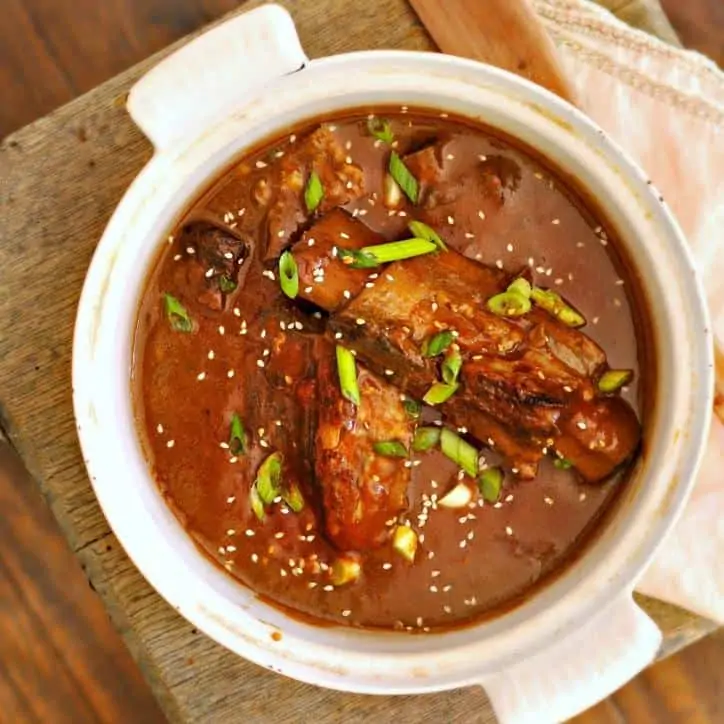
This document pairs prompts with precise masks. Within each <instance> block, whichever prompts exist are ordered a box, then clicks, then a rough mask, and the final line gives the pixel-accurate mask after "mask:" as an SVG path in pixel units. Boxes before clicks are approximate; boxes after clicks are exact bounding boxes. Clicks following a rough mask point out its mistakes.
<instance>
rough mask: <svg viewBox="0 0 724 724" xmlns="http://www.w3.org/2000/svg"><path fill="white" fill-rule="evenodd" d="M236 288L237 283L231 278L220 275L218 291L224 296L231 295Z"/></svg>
mask: <svg viewBox="0 0 724 724" xmlns="http://www.w3.org/2000/svg"><path fill="white" fill-rule="evenodd" d="M237 286H238V285H237V283H236V282H235V281H234V280H233V279H232V278H231V277H228V276H226V274H222V275H221V276H220V277H219V289H221V291H222V292H223V293H224V294H231V292H233V291H234V289H236V287H237Z"/></svg>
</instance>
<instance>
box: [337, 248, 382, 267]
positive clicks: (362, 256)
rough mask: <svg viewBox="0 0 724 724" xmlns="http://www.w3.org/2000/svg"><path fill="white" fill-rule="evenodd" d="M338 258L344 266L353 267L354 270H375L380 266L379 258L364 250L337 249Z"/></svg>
mask: <svg viewBox="0 0 724 724" xmlns="http://www.w3.org/2000/svg"><path fill="white" fill-rule="evenodd" d="M337 257H338V258H339V259H340V261H341V262H342V263H343V264H346V265H347V266H350V267H352V269H374V268H375V267H378V266H379V265H380V262H379V261H378V260H377V257H375V256H372V254H368V253H367V252H366V251H364V250H363V249H343V248H342V247H337Z"/></svg>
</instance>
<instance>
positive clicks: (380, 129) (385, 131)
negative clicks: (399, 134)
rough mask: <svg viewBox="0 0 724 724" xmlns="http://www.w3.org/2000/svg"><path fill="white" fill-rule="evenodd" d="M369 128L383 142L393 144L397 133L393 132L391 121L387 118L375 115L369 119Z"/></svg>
mask: <svg viewBox="0 0 724 724" xmlns="http://www.w3.org/2000/svg"><path fill="white" fill-rule="evenodd" d="M367 130H368V131H369V132H370V134H371V135H373V136H374V137H375V138H377V139H379V140H380V141H382V142H383V143H387V144H391V143H392V142H393V141H394V140H395V135H394V133H392V127H391V126H390V122H389V121H388V120H387V119H386V118H377V116H373V117H372V118H370V119H368V121H367Z"/></svg>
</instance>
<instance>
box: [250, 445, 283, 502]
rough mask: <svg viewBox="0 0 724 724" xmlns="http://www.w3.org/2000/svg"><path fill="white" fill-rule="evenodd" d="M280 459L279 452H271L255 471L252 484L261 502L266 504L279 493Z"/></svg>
mask: <svg viewBox="0 0 724 724" xmlns="http://www.w3.org/2000/svg"><path fill="white" fill-rule="evenodd" d="M282 459H283V458H282V454H281V453H280V452H275V453H272V454H271V455H269V456H268V457H267V458H266V459H265V460H264V462H263V463H262V464H261V465H260V466H259V470H257V473H256V480H255V481H254V486H255V487H256V490H257V492H258V493H259V497H260V498H261V500H262V502H263V503H266V504H267V505H268V504H269V503H272V502H273V501H274V498H276V497H277V496H278V495H279V494H280V493H281V478H282Z"/></svg>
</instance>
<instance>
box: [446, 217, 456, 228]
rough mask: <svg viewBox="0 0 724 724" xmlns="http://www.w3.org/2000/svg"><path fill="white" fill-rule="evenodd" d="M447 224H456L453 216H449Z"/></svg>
mask: <svg viewBox="0 0 724 724" xmlns="http://www.w3.org/2000/svg"><path fill="white" fill-rule="evenodd" d="M447 223H448V224H450V226H453V225H454V224H455V219H453V217H452V216H448V217H447Z"/></svg>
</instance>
